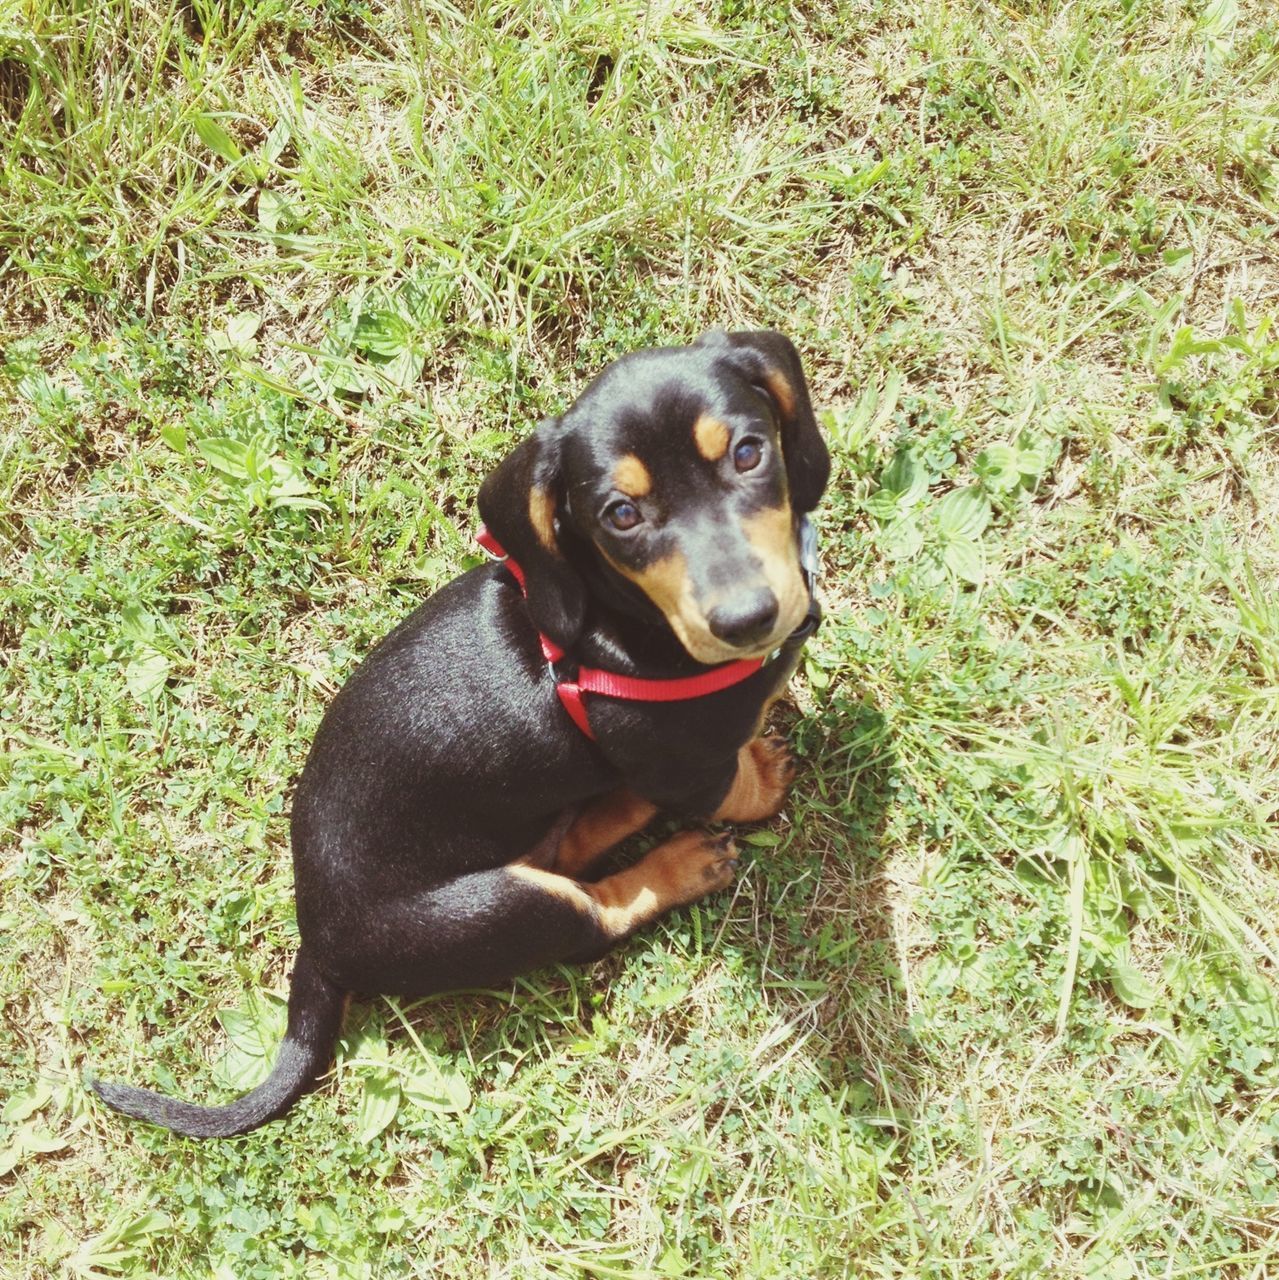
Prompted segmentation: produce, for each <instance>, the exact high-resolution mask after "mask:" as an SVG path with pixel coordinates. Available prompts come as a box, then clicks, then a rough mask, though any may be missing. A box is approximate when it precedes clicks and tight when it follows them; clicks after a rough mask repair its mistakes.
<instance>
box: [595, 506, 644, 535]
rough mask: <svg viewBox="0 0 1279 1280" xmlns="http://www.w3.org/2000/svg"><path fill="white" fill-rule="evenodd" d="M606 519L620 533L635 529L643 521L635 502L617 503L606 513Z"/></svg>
mask: <svg viewBox="0 0 1279 1280" xmlns="http://www.w3.org/2000/svg"><path fill="white" fill-rule="evenodd" d="M604 519H605V520H607V521H608V522H609V524H611V525H612V526H613V528H614V529H616V530H618V531H619V532H620V533H625V532H626V530H627V529H633V528H635V526H636V525H637V524H639V522H640V521H641V520H643V519H644V517H643V516H642V515H640V509H639V508H638V507H637V506H636V505H635V504H634V503H633V502H615V503H613V505H612V506H611V507H609V508H608V509H607V510H606V511H605V512H604Z"/></svg>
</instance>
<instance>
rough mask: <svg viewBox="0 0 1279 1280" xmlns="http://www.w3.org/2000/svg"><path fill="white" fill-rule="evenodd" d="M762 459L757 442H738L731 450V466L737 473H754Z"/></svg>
mask: <svg viewBox="0 0 1279 1280" xmlns="http://www.w3.org/2000/svg"><path fill="white" fill-rule="evenodd" d="M763 457H764V449H763V446H762V445H761V444H760V442H759V441H758V440H749V439H748V440H739V441H738V442H737V444H736V446H735V447H734V449H733V465H734V466H735V467H736V468H737V469H738V471H754V470H755V468H756V467H757V466H759V464H760V461H761V460H762V459H763Z"/></svg>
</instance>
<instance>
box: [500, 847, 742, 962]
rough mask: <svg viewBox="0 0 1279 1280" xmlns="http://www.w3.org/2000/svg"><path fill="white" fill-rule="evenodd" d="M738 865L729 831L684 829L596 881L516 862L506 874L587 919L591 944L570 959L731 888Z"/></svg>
mask: <svg viewBox="0 0 1279 1280" xmlns="http://www.w3.org/2000/svg"><path fill="white" fill-rule="evenodd" d="M736 869H737V850H736V848H735V847H734V846H733V842H732V838H731V837H730V836H728V835H727V834H723V835H712V834H710V833H709V832H705V831H681V832H680V833H679V834H678V835H675V836H672V837H671V838H670V839H669V840H665V841H663V842H662V843H661V844H659V845H657V846H656V847H655V848H653V849H650V850H649V852H648V853H647V854H645V855H644V857H642V858H641V859H640V860H639V861H638V862H637V863H636V864H635V865H634V866H633V867H627V868H626V869H625V870H624V871H618V872H616V873H614V874H613V875H610V876H605V877H604V879H602V880H599V881H597V882H596V883H594V884H584V883H582V882H581V881H578V880H574V879H571V878H570V877H568V876H564V875H558V874H556V873H555V872H553V871H544V870H541V869H539V868H537V867H529V866H526V865H522V864H521V863H515V864H513V865H512V866H510V867H509V868H507V873H508V874H509V875H511V876H513V877H515V878H517V879H522V880H524V881H525V882H526V883H528V884H529V885H530V887H535V888H537V889H539V890H541V891H542V892H543V893H544V894H546V895H547V896H549V897H551V898H554V899H555V900H557V901H559V902H563V903H568V904H570V905H571V906H572V908H573V909H574V911H575V912H576V913H577V914H578V915H579V917H580V918H581V920H582V921H583V924H584V926H586V927H584V928H583V935H584V936H583V938H582V941H583V942H585V943H586V945H585V946H584V947H582V948H580V949H578V950H575V951H574V952H572V953H570V954H569V955H567V956H565V959H570V960H584V959H594V958H596V957H597V956H600V955H603V954H604V952H606V951H608V950H609V949H610V948H611V947H612V946H613V945H614V944H616V943H618V942H620V941H621V940H622V939H623V938H626V937H629V936H630V935H631V934H632V933H634V932H635V931H636V930H637V929H641V928H643V926H644V925H646V924H650V923H651V922H652V921H654V920H656V919H657V918H658V917H659V916H662V915H665V914H666V912H668V911H670V910H672V909H673V908H675V907H681V906H685V905H687V904H688V903H690V902H696V901H697V900H698V899H699V898H703V897H705V896H706V895H707V894H708V893H714V892H715V891H716V890H718V889H726V888H727V887H728V886H729V885H730V884H732V882H733V873H734V872H735V871H736Z"/></svg>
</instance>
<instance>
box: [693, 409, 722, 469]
mask: <svg viewBox="0 0 1279 1280" xmlns="http://www.w3.org/2000/svg"><path fill="white" fill-rule="evenodd" d="M729 435H730V432H729V430H728V424H727V423H725V422H721V421H720V420H719V419H718V418H713V417H711V416H710V414H708V413H703V414H702V415H701V416H700V417H699V418H698V419H697V421H696V422H695V423H693V443H694V444H696V445H697V452H698V453H700V454H701V455H702V457H703V458H705V459H706V461H707V462H718V461H719V460H720V459H721V458H722V457H723V456H724V455H725V454H726V453H727V452H728V440H729Z"/></svg>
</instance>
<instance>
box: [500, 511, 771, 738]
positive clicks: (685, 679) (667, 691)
mask: <svg viewBox="0 0 1279 1280" xmlns="http://www.w3.org/2000/svg"><path fill="white" fill-rule="evenodd" d="M475 540H476V542H478V543H479V544H480V546H481V547H483V548H484V550H485V551H487V552H488V553H489V554H490V555H492V556H494V557H495V558H496V559H498V560H500V561H501V562H502V564H503V565H505V566H506V568H507V569H509V570H510V571H511V576H512V577H513V578H514V579H515V581H516V583H517V584H518V586H519V588H520V591H521V592H522V593H523V595H524V596H525V598H527V597H528V587H527V586H526V585H525V581H524V570H523V569H521V568H520V566H519V565H518V564H517V563H516V562H515V561H514V560H512V559H511V557H510V556H509V555H507V553H506V552H505V551H504V550H503V549H502V545H501V543H499V542H498V540H497V539H496V538H495V537H494V536H493V535H492V534H491V533H490V532H489V531H488V529H487V528H485V527H484V526H483V525H481V526H480V530H479V532H478V533H477V534H476V535H475ZM537 639H538V643H539V644H540V645H541V646H542V655H543V657H545V658H546V661H547V663H548V664H549V665H550V668H551V675H552V676H553V677H554V678H555V692H556V694H557V695H558V696H559V700H560V703H561V705H562V706H563V708H564V710H565V711H566V712H568V714H569V717H570V718H571V719H572V721H573V723H574V724H575V725H577V727H578V728H579V729H580V730H581V731H582V732H583V733H584V734H585V735H586V736H587V737H588V738H590V740H591V741H592V742H594V741H595V735H594V733H592V732H591V725H590V720H589V718H588V716H587V714H586V703H585V700H584V699H583V697H582V695H583V694H586V693H594V694H598V695H600V696H601V697H605V698H622V699H625V700H627V701H630V702H685V701H688V700H690V699H692V698H701V697H705V696H706V695H707V694H711V693H719V692H720V691H721V690H723V689H731V688H732V687H733V685H735V684H741V682H742V681H743V680H748V679H749V678H750V677H751V676H753V675H754V674H755V673H756V672H757V671H758V670H759V669H760V668H761V667H762V666H763V665H764V663H765V661H766V659H764V658H740V659H738V660H737V661H735V662H725V663H723V664H722V665H720V666H718V667H712V668H711V669H710V670H709V671H703V672H700V673H699V674H698V675H695V676H678V677H675V678H673V679H665V680H663V679H650V678H648V677H644V676H623V675H618V674H617V672H615V671H604V670H602V669H601V668H599V667H579V668H578V669H577V672H576V675H575V678H574V679H571V680H566V679H564V678H562V677H561V675H560V673H559V672H558V671H556V670H555V667H556V664H557V663H559V662H561V661H563V659H564V658H565V656H566V655H565V653H564V650H563V649H561V648H560V646H559V645H557V644H556V643H555V641H554V640H552V639H551V638H550V636H547V635H543V634H542V632H541V631H539V632H538V633H537Z"/></svg>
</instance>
